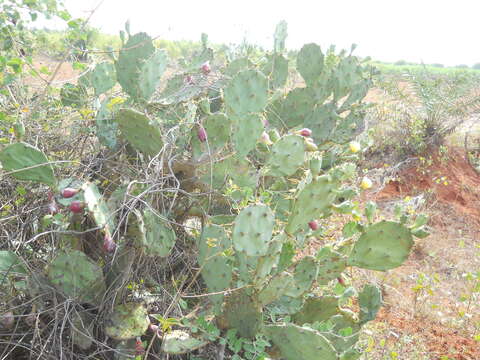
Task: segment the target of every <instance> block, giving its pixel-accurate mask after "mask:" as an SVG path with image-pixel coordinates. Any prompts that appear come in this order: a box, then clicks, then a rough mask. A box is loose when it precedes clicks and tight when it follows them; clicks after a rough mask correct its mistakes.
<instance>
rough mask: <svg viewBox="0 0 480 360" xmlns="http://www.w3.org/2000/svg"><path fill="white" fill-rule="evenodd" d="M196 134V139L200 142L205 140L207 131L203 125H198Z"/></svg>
mask: <svg viewBox="0 0 480 360" xmlns="http://www.w3.org/2000/svg"><path fill="white" fill-rule="evenodd" d="M197 136H198V140H200V141H201V142H205V141H207V131H206V130H205V128H204V127H203V126H200V127H199V128H198V133H197Z"/></svg>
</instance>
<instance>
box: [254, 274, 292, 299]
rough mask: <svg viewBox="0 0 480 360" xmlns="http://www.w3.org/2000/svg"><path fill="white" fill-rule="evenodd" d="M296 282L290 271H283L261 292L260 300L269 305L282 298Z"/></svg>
mask: <svg viewBox="0 0 480 360" xmlns="http://www.w3.org/2000/svg"><path fill="white" fill-rule="evenodd" d="M293 284H294V279H293V276H292V275H291V274H289V273H288V272H282V273H279V274H277V275H275V276H274V277H272V278H271V279H270V281H269V283H268V284H267V285H266V286H265V287H264V288H263V289H262V290H261V291H260V292H259V294H258V301H259V302H260V303H261V304H262V305H268V304H270V303H272V302H274V301H277V300H278V299H280V298H281V297H282V296H283V295H284V294H285V293H286V292H287V290H288V288H289V287H292V286H293Z"/></svg>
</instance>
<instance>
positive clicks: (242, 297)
mask: <svg viewBox="0 0 480 360" xmlns="http://www.w3.org/2000/svg"><path fill="white" fill-rule="evenodd" d="M221 318H222V322H223V323H224V324H226V327H227V328H234V329H237V330H238V333H239V335H240V336H242V337H245V338H248V339H250V338H253V337H255V335H256V334H257V332H258V331H259V329H260V326H261V322H262V308H261V306H260V304H259V303H258V301H257V299H256V298H255V297H254V296H253V295H249V294H248V293H247V292H246V291H245V290H238V291H235V292H232V293H231V294H230V295H229V296H228V297H227V299H226V301H225V305H224V309H223V314H222V316H221Z"/></svg>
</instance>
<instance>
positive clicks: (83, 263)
mask: <svg viewBox="0 0 480 360" xmlns="http://www.w3.org/2000/svg"><path fill="white" fill-rule="evenodd" d="M47 275H48V279H49V280H50V282H51V283H52V284H53V285H54V286H55V287H56V288H57V289H59V290H60V291H62V292H63V293H64V294H65V295H66V296H67V297H70V298H73V299H76V300H78V301H83V302H89V303H92V304H96V303H97V302H98V301H99V300H101V298H102V297H103V296H104V294H105V291H106V286H105V282H104V280H103V272H102V268H101V267H100V266H98V265H97V264H95V263H94V262H93V261H92V260H90V259H89V258H88V257H87V255H85V254H84V253H83V252H81V251H78V250H70V251H68V252H66V253H63V254H61V255H59V256H58V257H57V258H55V260H53V261H52V262H51V263H50V265H49V266H48V271H47Z"/></svg>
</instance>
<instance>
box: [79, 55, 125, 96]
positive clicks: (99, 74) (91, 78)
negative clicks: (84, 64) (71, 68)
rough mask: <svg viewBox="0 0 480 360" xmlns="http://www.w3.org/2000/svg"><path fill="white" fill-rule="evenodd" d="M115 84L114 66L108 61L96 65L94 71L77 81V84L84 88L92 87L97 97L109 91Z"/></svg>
mask: <svg viewBox="0 0 480 360" xmlns="http://www.w3.org/2000/svg"><path fill="white" fill-rule="evenodd" d="M116 82H117V75H116V73H115V66H114V65H113V64H112V63H111V62H108V61H104V62H101V63H98V64H97V65H96V66H95V68H94V69H92V70H90V71H89V72H87V73H85V74H84V75H82V76H81V77H80V78H79V79H78V83H79V84H82V85H84V86H85V87H90V86H91V87H93V89H94V90H95V95H97V96H98V95H100V94H103V93H104V92H107V91H108V90H110V89H111V88H112V87H113V86H114V85H115V83H116Z"/></svg>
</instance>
